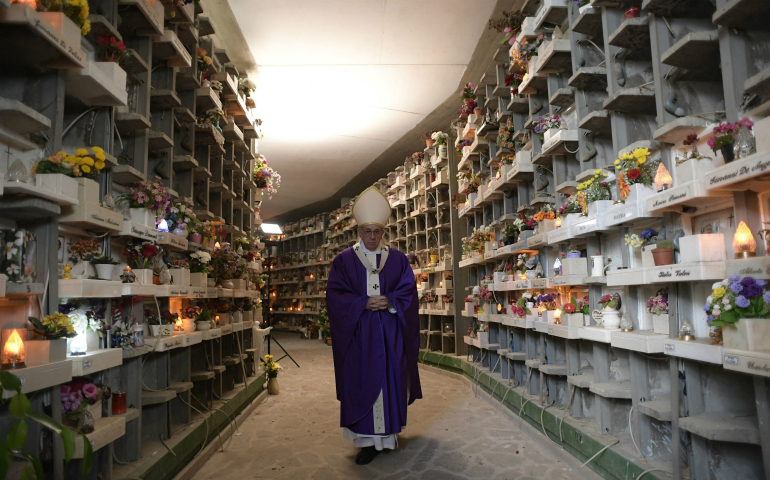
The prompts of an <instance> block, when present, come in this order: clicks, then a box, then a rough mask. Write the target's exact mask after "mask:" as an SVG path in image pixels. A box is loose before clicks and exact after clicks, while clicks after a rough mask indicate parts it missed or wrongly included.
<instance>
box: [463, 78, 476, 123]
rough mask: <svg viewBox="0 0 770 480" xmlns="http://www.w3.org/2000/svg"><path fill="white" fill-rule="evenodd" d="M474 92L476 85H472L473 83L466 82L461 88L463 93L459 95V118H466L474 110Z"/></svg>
mask: <svg viewBox="0 0 770 480" xmlns="http://www.w3.org/2000/svg"><path fill="white" fill-rule="evenodd" d="M474 90H476V85H474V84H473V82H468V83H466V84H465V86H464V87H463V91H462V93H461V94H460V96H461V98H462V106H461V107H460V118H467V117H468V115H470V114H471V113H473V110H474V109H475V108H476V94H475V93H473V91H474Z"/></svg>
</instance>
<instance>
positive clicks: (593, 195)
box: [577, 169, 612, 213]
mask: <svg viewBox="0 0 770 480" xmlns="http://www.w3.org/2000/svg"><path fill="white" fill-rule="evenodd" d="M606 177H607V174H606V173H604V172H602V170H601V169H596V170H594V176H593V177H591V178H589V179H588V180H586V181H585V182H583V183H581V184H580V185H578V186H577V190H578V203H580V206H581V207H582V209H583V212H584V213H585V212H587V211H588V204H589V203H593V202H596V201H598V200H610V199H611V198H612V194H611V193H610V184H609V183H607V182H605V181H603V180H602V179H603V178H606Z"/></svg>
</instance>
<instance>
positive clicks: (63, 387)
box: [59, 385, 70, 397]
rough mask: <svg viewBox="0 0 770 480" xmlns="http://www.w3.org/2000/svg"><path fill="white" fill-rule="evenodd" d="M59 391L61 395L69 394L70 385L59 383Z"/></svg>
mask: <svg viewBox="0 0 770 480" xmlns="http://www.w3.org/2000/svg"><path fill="white" fill-rule="evenodd" d="M59 391H60V392H61V394H62V397H63V396H64V395H69V393H70V386H69V385H61V386H59Z"/></svg>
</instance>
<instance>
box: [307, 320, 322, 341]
mask: <svg viewBox="0 0 770 480" xmlns="http://www.w3.org/2000/svg"><path fill="white" fill-rule="evenodd" d="M320 330H321V326H320V325H318V323H316V322H309V323H308V324H307V336H308V338H309V339H311V340H318V337H320V333H319V331H320Z"/></svg>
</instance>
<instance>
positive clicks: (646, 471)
mask: <svg viewBox="0 0 770 480" xmlns="http://www.w3.org/2000/svg"><path fill="white" fill-rule="evenodd" d="M650 472H663V473H668V474H670V475H673V474H674V472H672V471H671V470H666V469H665V468H651V469H649V470H645V471H643V472H642V473H640V474H639V476H638V477H636V480H640V479H641V478H642V477H643V476H645V475H647V474H648V473H650Z"/></svg>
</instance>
